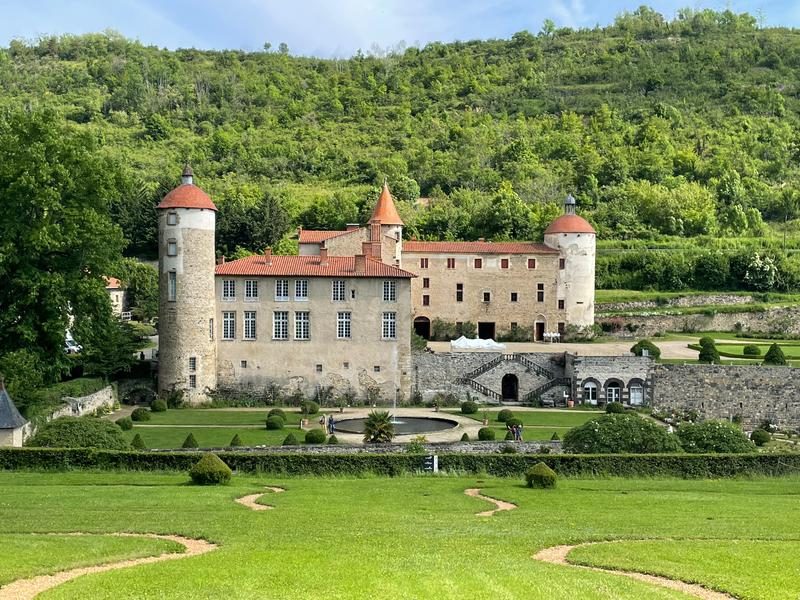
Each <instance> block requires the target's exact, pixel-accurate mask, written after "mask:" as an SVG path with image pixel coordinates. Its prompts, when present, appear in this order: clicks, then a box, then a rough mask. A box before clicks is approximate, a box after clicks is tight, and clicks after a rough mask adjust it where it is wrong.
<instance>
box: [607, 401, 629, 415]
mask: <svg viewBox="0 0 800 600" xmlns="http://www.w3.org/2000/svg"><path fill="white" fill-rule="evenodd" d="M606 412H607V413H611V414H617V415H619V414H622V413H624V412H625V407H624V406H622V402H609V403H608V404H606Z"/></svg>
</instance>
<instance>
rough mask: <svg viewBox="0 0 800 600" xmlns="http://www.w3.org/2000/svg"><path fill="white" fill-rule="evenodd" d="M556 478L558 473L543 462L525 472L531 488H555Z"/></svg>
mask: <svg viewBox="0 0 800 600" xmlns="http://www.w3.org/2000/svg"><path fill="white" fill-rule="evenodd" d="M556 478H557V476H556V472H555V471H553V469H551V468H550V467H548V466H547V465H546V464H544V463H543V462H538V463H536V464H535V465H533V466H532V467H531V468H530V469H528V470H527V471H525V481H526V482H527V484H528V487H529V488H542V489H547V488H554V487H556Z"/></svg>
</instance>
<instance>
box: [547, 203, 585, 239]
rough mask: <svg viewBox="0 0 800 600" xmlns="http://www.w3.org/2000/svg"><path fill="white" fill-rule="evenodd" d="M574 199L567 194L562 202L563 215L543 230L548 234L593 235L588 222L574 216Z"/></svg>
mask: <svg viewBox="0 0 800 600" xmlns="http://www.w3.org/2000/svg"><path fill="white" fill-rule="evenodd" d="M575 204H576V202H575V198H574V197H573V196H572V194H567V198H566V199H565V200H564V214H563V215H561V216H560V217H558V218H557V219H556V220H555V221H553V222H552V223H550V227H548V228H547V229H546V230H545V232H544V233H545V235H547V234H548V233H595V234H596V232H595V230H594V228H593V227H592V226H591V225H590V224H589V221H587V220H586V219H584V218H583V217H579V216H578V215H576V214H575Z"/></svg>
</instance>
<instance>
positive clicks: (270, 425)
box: [267, 415, 286, 431]
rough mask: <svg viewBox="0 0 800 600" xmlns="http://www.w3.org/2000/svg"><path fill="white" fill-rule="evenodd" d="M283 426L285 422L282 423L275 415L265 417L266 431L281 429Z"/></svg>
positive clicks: (280, 418)
mask: <svg viewBox="0 0 800 600" xmlns="http://www.w3.org/2000/svg"><path fill="white" fill-rule="evenodd" d="M284 425H286V421H284V419H283V417H279V416H277V415H274V416H272V417H267V429H269V430H271V431H276V430H278V429H283V426H284Z"/></svg>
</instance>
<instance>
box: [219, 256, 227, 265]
mask: <svg viewBox="0 0 800 600" xmlns="http://www.w3.org/2000/svg"><path fill="white" fill-rule="evenodd" d="M217 264H218V265H224V264H225V255H224V254H223V255H222V256H220V257H219V258H218V259H217Z"/></svg>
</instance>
